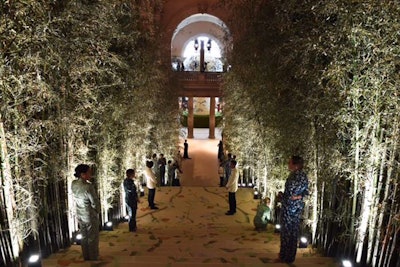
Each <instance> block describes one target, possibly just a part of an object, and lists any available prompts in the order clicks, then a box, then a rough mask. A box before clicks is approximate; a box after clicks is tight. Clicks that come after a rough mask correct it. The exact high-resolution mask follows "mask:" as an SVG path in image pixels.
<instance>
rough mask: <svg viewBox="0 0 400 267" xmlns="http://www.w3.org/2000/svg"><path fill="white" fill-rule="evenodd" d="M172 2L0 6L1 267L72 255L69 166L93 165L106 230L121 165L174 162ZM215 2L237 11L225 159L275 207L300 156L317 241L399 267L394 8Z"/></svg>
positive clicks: (399, 59)
mask: <svg viewBox="0 0 400 267" xmlns="http://www.w3.org/2000/svg"><path fill="white" fill-rule="evenodd" d="M166 2H168V1H165V0H3V1H1V2H0V104H1V105H0V159H1V168H0V170H1V172H0V174H1V175H0V181H1V190H0V192H1V196H0V218H1V220H0V227H1V229H0V255H1V259H2V260H1V261H0V265H1V264H2V265H1V266H21V264H23V263H24V261H25V259H26V256H27V252H28V251H29V250H32V249H33V250H35V249H36V250H38V249H40V252H41V255H42V256H43V257H47V256H49V255H51V254H52V253H55V252H57V251H59V250H61V249H64V248H67V247H69V246H71V239H72V236H73V234H74V233H75V232H76V231H77V230H78V223H77V220H76V217H75V215H74V213H73V212H72V211H71V208H70V207H71V205H72V204H71V203H72V196H71V194H70V193H69V188H70V187H71V182H72V181H73V180H74V177H73V172H74V168H75V166H76V165H77V164H79V163H81V162H85V163H87V164H90V165H91V166H94V176H95V177H96V181H97V182H96V189H97V192H98V195H99V198H100V203H101V213H100V217H101V222H102V223H104V222H106V221H110V220H114V221H118V220H119V219H120V217H121V214H122V209H123V208H124V205H123V200H121V192H120V191H121V187H120V182H121V177H123V176H124V173H125V170H126V169H127V168H129V167H131V166H133V167H135V168H137V169H143V168H144V167H145V166H144V159H145V158H146V157H147V156H148V155H149V153H152V151H155V150H157V151H164V152H165V154H168V155H172V154H173V153H175V151H176V146H177V142H178V139H179V136H180V134H181V131H180V129H181V128H182V127H183V126H182V125H181V124H180V120H179V119H177V118H179V116H180V114H181V113H182V110H181V108H180V106H179V104H178V99H179V97H180V95H179V92H177V90H176V84H177V81H176V79H174V73H173V71H171V58H170V57H169V54H168V53H169V52H165V49H167V48H168V49H170V46H171V45H170V43H168V44H167V45H166V44H165V43H164V41H165V38H164V39H163V32H162V27H160V25H159V24H160V20H161V19H162V16H163V12H162V11H163V7H164V5H165V4H166ZM197 2H202V1H197ZM203 2H206V1H203ZM217 2H218V6H219V7H222V8H224V9H225V10H227V12H228V11H229V14H230V15H229V20H228V21H225V23H226V24H227V25H228V26H229V28H230V34H231V38H227V42H228V41H229V43H226V44H225V45H226V47H227V48H229V49H228V50H227V53H226V59H225V60H226V62H228V63H229V65H230V66H232V68H230V70H229V71H225V72H223V83H222V85H221V87H222V88H221V90H222V92H223V103H224V105H223V119H222V122H221V125H220V127H221V128H222V130H223V134H224V142H225V148H226V149H227V150H230V151H236V154H237V156H238V158H240V159H241V163H240V165H241V167H242V168H243V171H244V170H247V171H248V173H251V175H252V177H254V181H255V185H254V186H255V190H258V191H259V192H260V194H262V195H263V196H264V197H265V196H267V197H269V198H270V199H271V202H272V203H273V202H274V201H275V196H276V194H277V192H279V191H282V190H283V189H284V184H285V179H286V172H285V171H284V170H286V168H287V167H286V166H287V160H288V158H289V157H290V155H293V154H299V155H302V156H303V157H304V158H305V159H306V166H305V167H306V170H307V173H308V176H309V181H310V182H309V196H308V197H307V198H306V208H305V211H304V212H305V214H304V215H303V216H304V218H306V219H305V220H304V221H303V224H304V227H306V228H307V229H309V231H310V233H311V237H312V246H313V247H315V248H317V249H318V250H320V251H321V252H322V253H323V254H324V255H327V256H330V257H342V256H345V257H348V258H351V259H352V260H353V261H354V262H355V263H356V264H357V266H373V267H388V266H393V267H394V266H397V267H399V266H400V257H399V255H400V241H399V238H400V188H399V181H400V179H399V173H400V172H399V171H400V170H399V167H400V165H399V160H400V97H399V93H400V2H399V1H392V0H381V1H375V0H302V1H284V0H242V1H239V0H237V1H236V0H234V1H230V0H219V1H217ZM168 38H170V37H168ZM166 54H167V55H168V57H166V56H165V55H166ZM249 170H251V171H249ZM247 175H249V174H247Z"/></svg>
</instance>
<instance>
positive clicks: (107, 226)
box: [103, 221, 113, 231]
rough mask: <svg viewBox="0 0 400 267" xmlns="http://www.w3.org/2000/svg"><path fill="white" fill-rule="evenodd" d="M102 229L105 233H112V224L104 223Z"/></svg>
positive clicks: (109, 222)
mask: <svg viewBox="0 0 400 267" xmlns="http://www.w3.org/2000/svg"><path fill="white" fill-rule="evenodd" d="M103 229H104V230H105V231H112V230H113V223H112V222H111V221H108V222H105V223H104V227H103Z"/></svg>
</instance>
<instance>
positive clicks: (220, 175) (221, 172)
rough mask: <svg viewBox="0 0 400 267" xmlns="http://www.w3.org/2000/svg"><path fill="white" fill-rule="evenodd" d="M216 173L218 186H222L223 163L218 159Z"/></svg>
mask: <svg viewBox="0 0 400 267" xmlns="http://www.w3.org/2000/svg"><path fill="white" fill-rule="evenodd" d="M218 175H219V187H223V186H224V163H223V162H222V161H220V163H219V167H218Z"/></svg>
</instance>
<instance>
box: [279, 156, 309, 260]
mask: <svg viewBox="0 0 400 267" xmlns="http://www.w3.org/2000/svg"><path fill="white" fill-rule="evenodd" d="M303 165H304V160H303V158H302V157H300V156H292V157H291V158H290V160H289V170H290V174H289V177H288V178H287V180H286V183H285V191H284V193H283V198H282V210H281V227H282V228H281V248H280V252H279V259H280V261H282V262H286V263H292V262H294V260H295V258H296V252H297V242H298V235H299V228H300V221H301V215H302V212H303V208H304V201H303V198H304V197H305V196H306V195H308V178H307V175H306V173H305V172H304V171H303Z"/></svg>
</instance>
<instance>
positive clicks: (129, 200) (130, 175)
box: [124, 169, 140, 232]
mask: <svg viewBox="0 0 400 267" xmlns="http://www.w3.org/2000/svg"><path fill="white" fill-rule="evenodd" d="M124 190H125V204H126V209H127V210H128V216H129V222H128V225H129V232H136V229H137V227H136V211H137V207H138V203H140V201H139V197H138V193H137V192H138V190H137V187H136V184H135V170H134V169H128V170H126V178H125V180H124Z"/></svg>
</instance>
